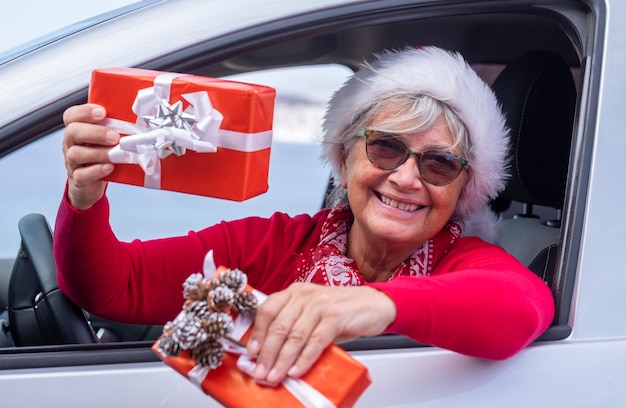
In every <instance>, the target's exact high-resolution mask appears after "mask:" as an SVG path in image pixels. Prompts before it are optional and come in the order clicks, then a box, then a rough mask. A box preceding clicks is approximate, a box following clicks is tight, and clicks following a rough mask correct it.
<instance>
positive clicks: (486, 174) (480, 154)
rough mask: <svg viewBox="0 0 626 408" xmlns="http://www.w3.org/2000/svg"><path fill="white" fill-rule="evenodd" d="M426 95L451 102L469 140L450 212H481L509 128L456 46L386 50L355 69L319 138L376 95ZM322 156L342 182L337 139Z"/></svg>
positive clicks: (501, 168) (499, 186) (331, 136)
mask: <svg viewBox="0 0 626 408" xmlns="http://www.w3.org/2000/svg"><path fill="white" fill-rule="evenodd" d="M398 90H401V91H404V92H407V91H408V92H411V93H414V94H415V95H428V96H430V97H432V98H434V99H437V100H439V101H441V102H443V103H445V104H447V105H448V106H450V107H451V108H452V110H453V111H454V112H455V113H456V114H457V115H458V116H459V118H460V119H461V121H462V122H463V123H464V124H465V127H466V128H467V130H468V132H469V137H470V142H471V145H472V146H471V152H470V157H469V159H470V178H469V181H468V184H467V185H466V186H465V189H464V191H463V193H462V194H461V197H460V198H459V202H458V203H457V208H456V211H455V213H456V214H457V217H460V218H461V219H463V220H467V219H468V218H469V217H471V215H472V214H473V213H475V212H482V211H483V207H484V206H485V205H487V203H488V202H489V200H490V199H493V198H495V197H496V196H497V195H498V193H499V192H500V191H502V190H503V189H504V186H505V182H506V179H507V177H508V176H507V172H506V166H507V162H506V155H507V148H508V142H509V141H508V129H507V128H506V124H505V118H504V116H503V115H502V111H501V109H500V106H499V104H498V102H497V99H496V97H495V95H494V93H493V91H492V90H491V88H489V86H488V85H487V84H486V83H485V82H484V81H483V80H482V79H480V77H479V76H478V75H477V74H476V72H475V71H474V70H473V69H472V68H471V67H470V66H469V65H468V64H467V62H466V61H465V60H464V58H463V57H462V56H461V55H460V54H458V53H455V52H450V51H446V50H443V49H441V48H437V47H433V46H429V47H419V48H406V49H403V50H401V51H387V52H385V53H383V54H382V55H380V56H378V58H377V59H376V60H375V61H374V62H372V63H369V64H363V65H362V66H361V68H360V69H359V70H358V71H357V72H356V74H355V75H354V76H353V77H351V78H350V79H348V80H347V81H346V83H345V84H344V85H343V86H342V88H341V89H339V90H338V91H337V92H336V93H335V94H334V95H333V97H332V99H331V100H330V102H329V104H328V110H327V112H326V116H325V119H324V132H325V134H324V140H325V141H331V140H338V135H339V134H341V133H342V132H344V131H345V130H346V129H347V128H348V127H349V126H350V125H351V124H352V123H353V122H354V121H355V120H356V119H357V118H358V116H359V115H360V114H362V113H363V112H365V111H366V110H367V109H369V108H370V107H371V106H370V105H371V103H372V101H374V100H375V99H376V98H378V97H380V96H384V95H385V94H389V93H392V92H397V91H398ZM322 148H323V149H324V151H323V156H324V157H325V158H326V159H327V160H328V161H329V162H330V163H331V165H332V167H333V176H334V177H335V181H336V182H337V183H340V182H341V154H342V151H343V147H342V146H341V145H337V144H332V143H324V144H323V147H322Z"/></svg>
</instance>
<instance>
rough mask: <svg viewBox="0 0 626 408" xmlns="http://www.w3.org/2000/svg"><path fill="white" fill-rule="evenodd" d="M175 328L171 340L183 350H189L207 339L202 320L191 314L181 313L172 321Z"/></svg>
mask: <svg viewBox="0 0 626 408" xmlns="http://www.w3.org/2000/svg"><path fill="white" fill-rule="evenodd" d="M174 323H175V324H176V327H175V329H174V333H173V334H172V338H173V339H174V340H175V341H176V342H177V343H178V344H179V345H180V347H181V348H182V349H183V350H188V349H191V348H193V347H195V346H197V345H198V344H200V343H201V342H203V341H205V340H206V339H207V338H208V334H207V333H206V332H205V331H204V330H203V328H202V326H203V324H202V320H201V319H199V318H198V317H196V316H194V315H192V314H191V313H182V314H180V315H178V316H177V317H176V319H175V320H174Z"/></svg>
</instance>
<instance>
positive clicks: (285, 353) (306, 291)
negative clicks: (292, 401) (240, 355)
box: [248, 283, 396, 384]
mask: <svg viewBox="0 0 626 408" xmlns="http://www.w3.org/2000/svg"><path fill="white" fill-rule="evenodd" d="M395 317H396V307H395V304H394V303H393V301H392V300H391V299H390V298H389V297H388V296H387V295H386V294H384V293H383V292H381V291H379V290H376V289H374V288H370V287H367V286H350V287H334V286H323V285H316V284H306V283H294V284H292V285H291V286H289V287H288V288H287V289H285V290H283V291H280V292H276V293H274V294H272V295H270V296H269V297H268V298H267V300H266V301H265V302H263V304H261V305H260V306H259V307H258V309H257V312H256V318H255V322H254V329H253V330H252V336H251V337H250V341H249V342H248V353H250V354H258V357H257V365H256V368H255V371H254V378H255V380H256V381H262V382H267V383H270V384H278V383H280V382H281V381H282V380H283V379H284V378H285V376H286V375H289V376H291V377H299V376H301V375H302V374H304V373H306V372H307V371H308V370H309V368H311V366H312V365H313V363H315V361H316V360H317V359H318V357H319V356H320V354H321V353H322V351H324V349H325V348H326V347H327V346H328V345H329V344H331V343H332V342H334V341H338V342H341V341H347V340H350V339H354V338H357V337H360V336H374V335H377V334H380V333H382V332H383V331H384V330H385V329H386V328H387V327H388V326H389V325H390V324H391V323H392V322H393V321H394V320H395Z"/></svg>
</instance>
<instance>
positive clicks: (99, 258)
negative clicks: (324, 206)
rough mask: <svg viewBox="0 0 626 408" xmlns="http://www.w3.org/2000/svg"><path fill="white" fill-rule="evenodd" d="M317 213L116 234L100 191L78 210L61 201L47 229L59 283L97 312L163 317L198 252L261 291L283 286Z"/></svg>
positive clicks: (178, 298)
mask: <svg viewBox="0 0 626 408" xmlns="http://www.w3.org/2000/svg"><path fill="white" fill-rule="evenodd" d="M319 219H320V216H316V217H310V216H307V215H303V216H298V217H295V218H291V217H289V216H288V215H286V214H281V213H276V214H275V215H274V216H272V217H271V218H269V219H266V218H258V217H250V218H246V219H243V220H239V221H234V222H222V223H220V224H217V225H215V226H212V227H209V228H206V229H204V230H202V231H198V232H193V231H192V232H189V233H188V234H187V235H186V236H180V237H173V238H164V239H156V240H148V241H140V240H135V241H133V242H130V243H128V242H121V241H119V240H118V239H117V238H116V236H115V235H114V233H113V231H112V230H111V227H110V225H109V203H108V200H107V198H106V196H105V197H104V198H102V199H101V200H100V201H98V202H97V203H96V204H95V205H94V206H93V207H91V208H90V209H89V210H86V211H79V210H77V209H75V208H74V207H72V206H71V205H70V204H69V202H68V201H67V198H64V200H63V201H62V203H61V205H60V207H59V211H58V214H57V219H56V223H55V231H54V241H53V242H54V257H55V262H56V266H57V276H58V280H59V286H60V288H61V290H62V291H63V292H64V293H65V294H67V296H68V297H69V298H70V299H72V300H73V301H74V302H75V303H76V304H78V305H79V306H80V307H82V308H84V309H85V310H88V311H89V312H91V313H93V314H96V315H98V316H101V317H104V318H107V319H110V320H115V321H120V322H129V323H143V324H163V323H165V322H166V321H167V320H170V319H172V318H173V317H175V316H176V314H177V313H178V312H180V310H181V305H182V303H183V301H184V299H183V297H182V283H183V281H184V280H185V279H186V278H187V277H188V276H189V275H190V274H192V273H196V272H201V270H202V263H203V260H204V256H205V254H206V253H207V252H208V251H209V250H210V249H213V251H214V259H215V263H216V264H218V265H224V266H227V267H230V268H240V269H241V270H243V271H245V272H246V274H248V277H249V280H250V283H251V284H252V285H255V287H257V288H258V289H260V290H262V291H264V292H265V293H272V292H275V291H277V290H280V289H282V288H283V287H286V286H287V285H288V283H289V282H290V280H289V279H288V277H289V274H291V273H293V271H294V270H295V268H294V267H293V265H294V263H293V262H294V260H293V259H294V254H295V253H296V252H299V251H300V250H301V249H302V245H305V246H306V245H310V243H309V241H314V239H315V237H319V231H318V230H319V228H320V225H321V223H320V222H319Z"/></svg>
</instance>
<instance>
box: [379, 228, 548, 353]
mask: <svg viewBox="0 0 626 408" xmlns="http://www.w3.org/2000/svg"><path fill="white" fill-rule="evenodd" d="M370 286H372V287H375V288H377V289H379V290H381V291H383V292H385V293H386V294H387V295H388V296H390V297H391V298H392V300H393V301H394V302H395V304H396V309H397V317H396V320H395V322H394V323H392V325H391V326H389V328H388V329H387V332H389V333H397V334H402V335H406V336H409V337H411V338H413V339H415V340H416V341H418V342H421V343H425V344H431V345H434V346H438V347H442V348H446V349H449V350H453V351H456V352H459V353H463V354H466V355H470V356H474V357H481V358H486V359H494V360H499V359H505V358H508V357H510V356H512V355H514V354H515V353H517V352H518V351H520V350H521V349H522V348H524V347H525V346H527V345H528V344H529V343H530V342H532V341H533V340H535V339H536V338H537V337H538V336H539V335H541V333H543V332H544V331H545V330H546V329H547V328H548V326H549V325H550V323H551V322H552V319H553V317H554V300H553V298H552V294H551V291H550V289H549V288H548V286H547V285H546V284H545V283H544V282H543V281H542V280H541V279H540V278H539V277H537V276H536V275H535V274H534V273H532V272H531V271H529V270H528V269H526V268H525V267H524V266H523V265H522V264H520V263H519V262H518V261H517V260H516V259H515V258H514V257H512V256H511V255H509V254H508V253H507V252H505V251H504V250H503V249H501V248H500V247H497V246H494V245H491V244H488V243H485V242H483V241H481V240H479V239H477V238H463V239H460V240H458V241H457V242H456V243H455V245H454V247H453V248H452V249H451V250H450V252H448V254H446V256H445V257H444V258H443V259H442V260H441V262H440V263H439V265H437V266H436V268H435V270H434V272H433V274H432V275H431V276H427V277H419V278H414V277H401V278H397V279H395V280H393V281H390V282H384V283H372V284H370Z"/></svg>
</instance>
